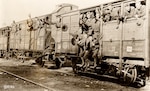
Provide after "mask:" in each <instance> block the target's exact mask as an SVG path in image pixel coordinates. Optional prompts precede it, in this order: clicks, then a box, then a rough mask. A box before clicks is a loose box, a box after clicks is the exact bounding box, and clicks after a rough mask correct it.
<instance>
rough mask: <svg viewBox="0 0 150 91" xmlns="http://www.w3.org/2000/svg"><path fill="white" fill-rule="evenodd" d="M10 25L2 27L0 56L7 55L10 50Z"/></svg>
mask: <svg viewBox="0 0 150 91" xmlns="http://www.w3.org/2000/svg"><path fill="white" fill-rule="evenodd" d="M10 29H11V28H10V27H9V26H7V27H3V28H0V57H7V56H8V55H7V54H8V51H9V46H8V45H9V35H10Z"/></svg>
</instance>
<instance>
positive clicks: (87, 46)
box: [83, 26, 93, 68]
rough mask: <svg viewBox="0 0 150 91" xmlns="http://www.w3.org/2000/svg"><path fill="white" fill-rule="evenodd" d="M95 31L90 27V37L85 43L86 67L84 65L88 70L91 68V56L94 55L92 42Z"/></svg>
mask: <svg viewBox="0 0 150 91" xmlns="http://www.w3.org/2000/svg"><path fill="white" fill-rule="evenodd" d="M92 35H93V29H92V27H91V26H90V27H89V31H88V36H87V39H86V41H85V52H84V55H83V59H84V62H85V65H84V68H88V67H89V65H90V64H89V63H90V62H89V61H90V60H89V57H90V54H91V53H92V46H93V42H92V39H93V36H92Z"/></svg>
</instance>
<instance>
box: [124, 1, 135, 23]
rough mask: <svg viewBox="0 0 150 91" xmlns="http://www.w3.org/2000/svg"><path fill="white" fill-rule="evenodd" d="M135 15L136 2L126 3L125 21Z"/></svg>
mask: <svg viewBox="0 0 150 91" xmlns="http://www.w3.org/2000/svg"><path fill="white" fill-rule="evenodd" d="M134 15H135V4H134V3H126V4H125V10H124V21H126V20H127V19H129V18H132V17H134Z"/></svg>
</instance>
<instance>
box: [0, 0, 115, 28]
mask: <svg viewBox="0 0 150 91" xmlns="http://www.w3.org/2000/svg"><path fill="white" fill-rule="evenodd" d="M110 1H114V0H0V27H3V26H7V25H10V24H11V23H12V21H13V20H15V21H20V20H24V19H27V18H28V15H29V14H31V16H32V17H35V16H41V15H44V14H50V13H51V12H52V11H53V10H54V9H55V8H56V5H58V4H61V3H70V4H74V5H77V6H78V7H79V9H81V8H86V7H90V6H94V5H99V4H101V3H105V2H110Z"/></svg>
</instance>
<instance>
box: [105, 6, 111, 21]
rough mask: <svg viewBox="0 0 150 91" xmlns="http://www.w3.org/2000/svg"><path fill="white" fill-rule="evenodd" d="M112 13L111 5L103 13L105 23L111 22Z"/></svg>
mask: <svg viewBox="0 0 150 91" xmlns="http://www.w3.org/2000/svg"><path fill="white" fill-rule="evenodd" d="M111 12H112V6H111V4H109V5H108V6H107V7H106V8H105V9H104V11H103V21H104V23H106V22H108V21H110V20H111Z"/></svg>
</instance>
